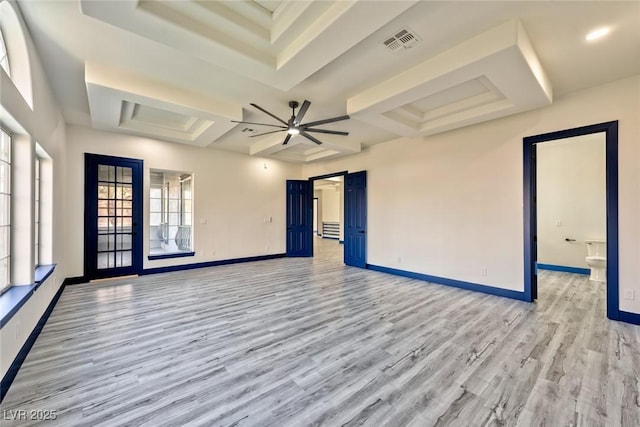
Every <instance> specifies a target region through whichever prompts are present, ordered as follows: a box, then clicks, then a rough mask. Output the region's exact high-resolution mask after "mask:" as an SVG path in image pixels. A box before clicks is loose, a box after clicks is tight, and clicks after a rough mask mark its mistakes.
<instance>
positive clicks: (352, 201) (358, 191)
mask: <svg viewBox="0 0 640 427" xmlns="http://www.w3.org/2000/svg"><path fill="white" fill-rule="evenodd" d="M344 182H345V185H344V263H345V264H347V265H351V266H354V267H360V268H366V267H367V171H361V172H354V173H349V174H347V175H346V176H345V180H344Z"/></svg>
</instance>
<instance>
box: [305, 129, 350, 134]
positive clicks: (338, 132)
mask: <svg viewBox="0 0 640 427" xmlns="http://www.w3.org/2000/svg"><path fill="white" fill-rule="evenodd" d="M303 129H304V131H305V132H319V133H330V134H331V135H344V136H347V135H349V132H342V131H340V130H327V129H314V128H303Z"/></svg>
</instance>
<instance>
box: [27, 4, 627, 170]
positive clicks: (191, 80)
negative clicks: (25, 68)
mask: <svg viewBox="0 0 640 427" xmlns="http://www.w3.org/2000/svg"><path fill="white" fill-rule="evenodd" d="M19 4H20V7H21V10H22V12H23V14H24V16H25V20H26V22H27V25H28V27H29V29H30V31H31V33H32V36H33V38H34V41H35V44H36V47H37V49H38V51H39V54H40V56H41V58H42V60H43V63H44V68H45V70H46V73H47V75H48V77H49V81H50V82H51V85H52V87H53V90H54V92H55V95H56V97H57V99H58V101H59V103H60V105H61V107H62V110H63V114H64V116H65V119H66V120H67V122H69V123H72V124H79V125H85V126H93V127H95V128H98V129H105V130H110V131H115V132H123V133H128V134H135V135H143V136H151V137H155V138H159V139H165V140H168V141H173V142H177V143H183V144H191V145H197V146H201V147H208V148H212V149H224V150H233V151H237V152H242V153H246V154H249V155H256V156H266V157H274V158H279V159H283V160H287V161H294V162H311V161H316V160H321V159H326V158H329V157H333V156H342V155H348V154H352V153H357V152H359V151H361V150H363V149H366V147H367V146H369V145H372V144H376V143H379V142H383V141H388V140H391V139H394V138H395V137H397V136H401V135H408V136H426V135H429V134H433V133H437V132H443V131H447V130H449V129H454V128H457V127H460V126H466V125H469V124H472V123H477V122H480V121H485V120H491V119H494V118H497V117H502V116H505V115H508V114H514V113H517V112H520V111H526V110H528V109H532V108H538V107H541V106H544V105H548V104H549V103H551V102H553V99H554V98H556V99H557V98H558V97H562V96H563V95H565V94H567V93H569V92H572V91H575V90H579V89H584V88H587V87H591V86H596V85H600V84H603V83H606V82H608V81H613V80H617V79H620V78H623V77H628V76H632V75H637V74H640V2H615V1H600V2H597V1H587V2H580V1H567V2H564V1H553V2H551V1H549V2H547V1H533V2H520V1H512V2H491V1H480V2H476V1H471V2H457V1H456V2H433V1H418V2H416V1H402V0H394V1H368V0H360V1H350V2H347V1H315V2H307V1H291V0H284V1H276V0H255V1H228V2H222V1H205V2H194V1H190V0H186V1H181V2H158V1H135V0H121V1H96V0H87V1H69V0H64V1H55V0H53V1H52V0H47V1H45V0H42V1H39V0H30V1H20V2H19ZM600 26H609V27H610V28H611V33H610V35H609V36H607V37H606V38H604V39H602V40H598V41H596V42H592V43H589V42H586V41H585V35H586V34H587V33H588V32H589V31H590V30H593V29H595V28H597V27H600ZM404 28H407V29H409V30H410V31H412V32H413V33H414V34H415V36H416V37H417V38H418V39H419V40H420V41H419V42H418V43H417V44H415V45H413V46H412V47H411V48H410V49H404V48H401V49H399V50H398V51H395V52H392V51H391V50H390V49H388V48H387V47H385V45H384V44H383V42H384V41H385V40H387V39H388V38H389V37H390V36H392V35H394V34H397V33H398V32H399V31H400V30H401V29H404ZM304 99H308V100H310V101H311V103H312V104H311V107H310V109H309V111H308V113H307V114H306V116H305V119H304V120H303V122H309V121H315V120H321V119H324V118H328V117H334V116H339V115H343V114H349V115H351V117H352V119H350V120H348V121H340V122H336V123H332V124H327V125H323V126H321V127H323V128H325V129H335V130H342V131H348V132H349V133H350V135H349V136H348V137H344V136H334V135H325V134H314V135H315V136H317V137H318V138H319V139H320V140H322V141H323V144H322V145H320V146H318V145H316V144H314V143H312V142H310V141H308V140H306V139H304V138H302V137H300V136H297V137H294V138H292V140H291V142H290V143H289V144H288V145H287V146H282V144H281V142H282V140H283V139H284V133H275V134H269V135H265V136H261V137H250V136H251V135H256V134H259V133H262V132H267V131H270V130H273V129H274V128H268V127H261V126H255V125H244V124H235V123H232V122H231V120H245V121H252V122H263V123H272V124H277V123H276V122H275V120H273V119H272V118H270V117H268V116H267V115H266V114H264V113H262V112H260V111H257V110H256V109H254V108H253V107H251V106H250V105H249V104H250V103H256V104H258V105H260V106H261V107H263V108H265V109H267V110H269V111H271V112H273V113H274V114H276V115H278V116H279V117H281V118H283V119H284V120H287V119H288V117H289V116H290V114H291V111H290V109H289V107H288V106H287V103H288V101H290V100H297V101H299V102H302V101H303V100H304Z"/></svg>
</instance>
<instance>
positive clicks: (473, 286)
mask: <svg viewBox="0 0 640 427" xmlns="http://www.w3.org/2000/svg"><path fill="white" fill-rule="evenodd" d="M367 268H368V269H370V270H374V271H380V272H382V273H388V274H393V275H396V276H402V277H408V278H410V279H418V280H424V281H425V282H430V283H437V284H439V285H445V286H452V287H454V288H460V289H466V290H468V291H476V292H483V293H485V294H490V295H497V296H501V297H507V298H512V299H517V300H520V301H527V299H526V298H525V294H524V292H521V291H512V290H510V289H502V288H494V287H493V286H487V285H480V284H478V283H471V282H463V281H461V280H454V279H447V278H445V277H438V276H430V275H428V274H421V273H414V272H412V271H405V270H398V269H396V268H389V267H381V266H379V265H372V264H367Z"/></svg>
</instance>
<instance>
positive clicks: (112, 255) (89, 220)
mask: <svg viewBox="0 0 640 427" xmlns="http://www.w3.org/2000/svg"><path fill="white" fill-rule="evenodd" d="M142 174H143V163H142V160H137V159H126V158H121V157H111V156H101V155H97V154H85V212H84V240H85V244H84V267H85V272H84V274H85V277H86V278H87V279H98V278H105V277H116V276H124V275H129V274H138V273H140V272H141V270H142V233H141V232H140V230H142V228H141V227H142Z"/></svg>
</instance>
